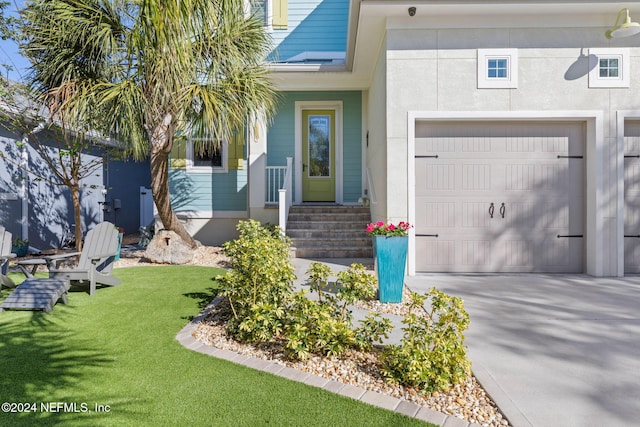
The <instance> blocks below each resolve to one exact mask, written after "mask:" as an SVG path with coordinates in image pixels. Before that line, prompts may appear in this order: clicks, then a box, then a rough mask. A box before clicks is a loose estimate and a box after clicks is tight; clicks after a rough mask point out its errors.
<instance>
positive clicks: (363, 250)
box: [287, 205, 373, 258]
mask: <svg viewBox="0 0 640 427" xmlns="http://www.w3.org/2000/svg"><path fill="white" fill-rule="evenodd" d="M369 222H371V214H370V212H369V208H367V207H362V206H336V205H296V206H292V207H291V209H290V211H289V218H288V221H287V235H288V236H289V237H290V238H291V242H292V246H293V247H294V248H295V249H294V250H295V252H294V253H295V256H296V257H298V258H371V257H373V247H372V243H371V238H370V237H369V236H368V235H367V232H366V227H367V224H368V223H369Z"/></svg>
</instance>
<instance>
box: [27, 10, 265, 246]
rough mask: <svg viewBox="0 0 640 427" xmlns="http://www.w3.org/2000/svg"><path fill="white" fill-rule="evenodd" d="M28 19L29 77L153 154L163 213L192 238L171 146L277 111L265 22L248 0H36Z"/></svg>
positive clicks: (138, 150) (136, 149)
mask: <svg viewBox="0 0 640 427" xmlns="http://www.w3.org/2000/svg"><path fill="white" fill-rule="evenodd" d="M22 18H23V25H22V31H23V35H24V36H25V42H24V43H23V51H24V52H25V54H26V56H27V57H28V58H29V59H30V60H31V63H32V75H31V79H30V81H31V82H32V84H33V86H34V87H35V88H36V89H37V90H38V91H39V93H41V94H42V96H43V98H44V99H45V100H46V99H55V100H56V105H57V106H58V108H59V109H60V112H61V114H64V116H65V117H66V119H67V120H68V121H70V122H71V124H73V121H74V120H75V121H76V122H75V123H76V124H77V125H78V127H79V128H81V129H84V128H86V126H87V121H88V122H89V123H91V125H92V126H96V128H97V130H100V131H102V132H105V133H108V135H111V136H114V137H116V138H117V139H118V140H119V141H123V143H124V147H123V148H124V149H125V150H126V151H127V152H128V153H130V154H132V155H133V156H134V157H135V158H137V159H140V158H144V157H145V156H147V155H150V157H151V187H152V191H153V198H154V201H155V204H156V207H157V209H158V213H159V216H160V219H161V221H162V223H163V225H164V227H165V228H166V229H169V230H173V231H175V232H176V233H177V234H178V235H180V237H181V238H182V239H183V240H184V241H185V242H187V243H188V244H189V245H190V246H191V247H195V241H194V240H193V238H192V237H191V236H190V235H189V234H188V232H187V231H186V230H185V228H184V227H183V226H182V224H181V223H180V222H179V221H178V219H177V217H176V215H175V213H174V211H173V209H172V207H171V200H170V194H169V179H168V174H169V171H168V158H169V154H170V152H171V149H172V146H173V144H174V141H175V140H176V139H177V138H179V137H184V135H189V136H198V137H204V138H206V140H207V141H212V142H210V143H209V144H217V143H218V144H219V143H220V142H216V141H224V140H226V139H227V137H228V136H229V135H230V134H231V132H232V131H234V130H238V129H242V127H243V126H244V125H245V122H246V120H247V118H248V117H256V116H257V115H260V114H266V115H267V116H268V115H269V113H270V112H272V111H273V109H274V105H275V99H276V94H275V89H274V88H273V85H272V83H271V82H270V80H269V78H268V75H267V70H266V67H265V63H264V58H265V57H266V54H267V52H268V50H269V47H270V39H269V37H268V34H266V32H265V31H264V29H263V27H262V24H261V23H260V22H259V21H258V20H256V19H253V18H251V17H248V16H247V13H246V10H245V7H244V1H243V0H180V1H177V0H137V1H136V0H34V1H33V2H32V3H29V5H28V7H27V8H26V9H25V10H24V11H23V12H22ZM96 117H99V119H100V120H99V121H95V118H96ZM203 148H206V147H203Z"/></svg>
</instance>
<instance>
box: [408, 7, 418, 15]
mask: <svg viewBox="0 0 640 427" xmlns="http://www.w3.org/2000/svg"><path fill="white" fill-rule="evenodd" d="M408 12H409V16H415V15H416V8H415V7H414V6H411V7H410V8H409V11H408Z"/></svg>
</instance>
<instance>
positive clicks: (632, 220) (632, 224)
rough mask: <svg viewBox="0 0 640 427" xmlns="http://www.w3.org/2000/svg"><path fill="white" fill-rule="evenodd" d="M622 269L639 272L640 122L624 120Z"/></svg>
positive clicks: (628, 271)
mask: <svg viewBox="0 0 640 427" xmlns="http://www.w3.org/2000/svg"><path fill="white" fill-rule="evenodd" d="M624 271H625V273H640V122H637V121H627V122H625V137H624Z"/></svg>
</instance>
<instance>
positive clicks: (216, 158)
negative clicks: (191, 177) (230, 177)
mask: <svg viewBox="0 0 640 427" xmlns="http://www.w3.org/2000/svg"><path fill="white" fill-rule="evenodd" d="M203 143H204V144H203ZM187 168H188V169H189V170H191V171H193V172H215V173H223V172H227V168H228V166H227V144H225V143H224V142H222V141H219V142H218V143H217V144H214V143H213V141H211V140H203V139H196V140H194V139H191V140H189V141H188V142H187Z"/></svg>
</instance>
